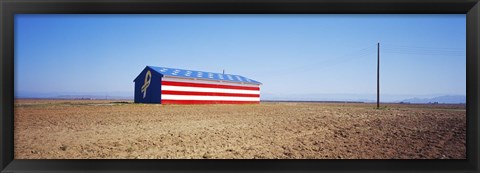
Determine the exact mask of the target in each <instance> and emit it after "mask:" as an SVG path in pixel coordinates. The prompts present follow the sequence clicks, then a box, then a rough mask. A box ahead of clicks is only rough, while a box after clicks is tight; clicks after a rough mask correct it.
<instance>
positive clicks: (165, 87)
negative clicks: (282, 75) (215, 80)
mask: <svg viewBox="0 0 480 173" xmlns="http://www.w3.org/2000/svg"><path fill="white" fill-rule="evenodd" d="M164 90H165V91H193V92H214V93H238V94H260V91H253V90H239V89H224V88H202V87H185V86H171V85H162V91H164Z"/></svg>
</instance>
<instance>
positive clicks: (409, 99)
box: [16, 92, 466, 104]
mask: <svg viewBox="0 0 480 173" xmlns="http://www.w3.org/2000/svg"><path fill="white" fill-rule="evenodd" d="M16 98H45V99H86V100H99V99H109V100H133V94H132V93H131V92H109V93H100V92H97V93H94V92H91V93H40V94H39V93H25V92H23V93H22V94H21V95H16ZM261 100H265V101H266V100H268V101H275V100H277V101H340V102H342V101H347V102H366V103H371V102H376V95H375V94H270V93H262V94H261ZM380 101H381V102H389V103H400V102H403V103H435V102H436V103H439V104H442V103H445V104H462V103H466V96H464V95H391V94H390V95H389V94H384V95H381V99H380Z"/></svg>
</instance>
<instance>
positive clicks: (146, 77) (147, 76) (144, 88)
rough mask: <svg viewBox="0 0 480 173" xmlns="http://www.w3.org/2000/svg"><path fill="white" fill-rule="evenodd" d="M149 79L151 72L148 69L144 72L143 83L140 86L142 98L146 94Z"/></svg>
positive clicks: (150, 78)
mask: <svg viewBox="0 0 480 173" xmlns="http://www.w3.org/2000/svg"><path fill="white" fill-rule="evenodd" d="M150 80H152V72H150V70H148V71H147V74H145V83H143V86H142V93H143V98H145V97H146V96H147V88H148V86H150Z"/></svg>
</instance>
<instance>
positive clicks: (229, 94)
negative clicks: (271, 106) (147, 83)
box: [162, 90, 260, 97]
mask: <svg viewBox="0 0 480 173" xmlns="http://www.w3.org/2000/svg"><path fill="white" fill-rule="evenodd" d="M162 94H172V95H193V96H235V97H260V94H238V93H215V92H192V91H168V90H162Z"/></svg>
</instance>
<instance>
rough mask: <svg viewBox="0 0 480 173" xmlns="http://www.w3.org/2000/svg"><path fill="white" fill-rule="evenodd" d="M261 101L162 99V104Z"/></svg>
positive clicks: (249, 102) (245, 102)
mask: <svg viewBox="0 0 480 173" xmlns="http://www.w3.org/2000/svg"><path fill="white" fill-rule="evenodd" d="M259 103H260V101H224V100H162V104H259Z"/></svg>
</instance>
